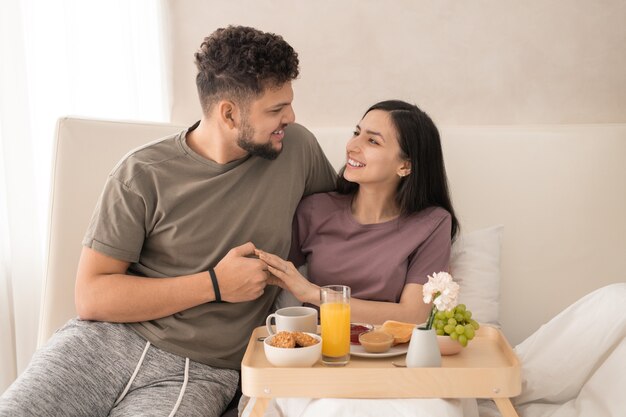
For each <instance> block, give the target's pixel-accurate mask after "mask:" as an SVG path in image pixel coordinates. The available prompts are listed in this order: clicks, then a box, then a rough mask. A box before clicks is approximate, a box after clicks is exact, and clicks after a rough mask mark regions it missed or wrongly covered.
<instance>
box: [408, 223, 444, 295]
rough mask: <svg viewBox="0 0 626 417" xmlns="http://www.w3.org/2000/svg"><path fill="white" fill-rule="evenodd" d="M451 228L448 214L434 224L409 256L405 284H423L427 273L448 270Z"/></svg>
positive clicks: (426, 279)
mask: <svg viewBox="0 0 626 417" xmlns="http://www.w3.org/2000/svg"><path fill="white" fill-rule="evenodd" d="M446 214H447V213H446ZM451 229H452V219H451V217H450V215H449V214H447V215H446V216H442V217H441V219H440V220H439V221H438V222H437V223H436V224H435V227H434V229H433V231H432V233H431V234H430V236H429V237H428V238H427V239H426V240H425V241H424V242H423V243H422V244H421V245H420V246H419V247H418V248H417V250H416V251H415V252H414V254H413V255H412V256H411V257H410V258H409V269H408V271H407V278H406V283H407V284H409V283H410V284H421V285H424V284H425V283H426V282H427V281H428V275H432V274H433V273H435V272H442V271H445V272H447V271H448V269H449V267H450V252H451V247H452V238H451V237H450V233H451Z"/></svg>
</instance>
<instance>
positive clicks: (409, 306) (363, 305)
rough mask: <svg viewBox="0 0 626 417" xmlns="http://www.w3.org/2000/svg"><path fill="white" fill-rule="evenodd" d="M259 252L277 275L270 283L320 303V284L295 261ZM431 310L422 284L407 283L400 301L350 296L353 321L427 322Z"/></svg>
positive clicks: (314, 302)
mask: <svg viewBox="0 0 626 417" xmlns="http://www.w3.org/2000/svg"><path fill="white" fill-rule="evenodd" d="M256 254H257V255H258V256H259V259H261V260H262V261H264V262H265V263H267V265H268V270H269V271H270V273H271V274H272V275H273V276H274V277H275V279H273V280H271V281H270V282H269V283H271V284H274V285H278V286H280V287H282V288H284V289H287V290H289V291H291V293H293V295H294V296H295V297H296V298H297V299H298V300H299V301H300V302H303V303H309V304H313V305H319V303H320V294H319V287H318V286H317V285H315V284H313V283H311V282H309V281H308V280H307V279H306V278H305V277H303V276H302V274H300V272H298V269H297V268H296V267H295V266H294V265H293V263H291V262H289V261H285V260H283V259H281V258H280V257H279V256H276V255H272V254H270V253H267V252H263V251H261V250H257V251H256ZM429 311H430V306H429V305H427V304H424V301H423V296H422V285H420V284H406V285H405V286H404V288H403V290H402V295H401V296H400V302H398V303H393V302H383V301H370V300H361V299H358V298H352V299H351V300H350V315H351V320H352V321H353V322H363V323H372V324H380V323H382V322H384V321H385V320H397V321H404V322H410V323H423V322H424V321H426V317H427V316H428V313H429Z"/></svg>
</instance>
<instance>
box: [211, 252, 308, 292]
mask: <svg viewBox="0 0 626 417" xmlns="http://www.w3.org/2000/svg"><path fill="white" fill-rule="evenodd" d="M255 256H256V257H255ZM257 257H258V258H257ZM215 273H216V274H217V278H218V282H219V287H220V291H221V293H222V299H223V300H224V301H228V302H231V303H233V302H244V301H250V300H254V299H256V298H258V297H260V296H261V295H262V294H263V292H264V291H265V287H266V286H267V285H276V286H279V287H281V288H284V289H286V290H288V291H290V292H291V293H292V294H293V295H294V296H295V297H296V298H297V299H298V300H299V301H301V302H307V303H311V304H317V303H319V288H318V287H317V286H316V285H315V284H312V283H310V282H309V281H308V280H307V279H306V278H305V277H303V276H302V274H300V272H299V271H298V269H297V268H296V267H295V266H294V265H293V263H291V262H289V261H285V260H283V259H282V258H281V257H279V256H276V255H273V254H271V253H268V252H264V251H262V250H260V249H257V248H256V247H255V246H254V244H253V243H252V242H248V243H244V244H243V245H241V246H237V247H235V248H233V249H231V250H230V251H229V252H228V253H227V254H226V256H224V258H223V259H222V260H221V261H220V262H219V263H218V264H217V265H216V266H215Z"/></svg>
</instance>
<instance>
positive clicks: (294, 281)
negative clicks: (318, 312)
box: [254, 249, 319, 304]
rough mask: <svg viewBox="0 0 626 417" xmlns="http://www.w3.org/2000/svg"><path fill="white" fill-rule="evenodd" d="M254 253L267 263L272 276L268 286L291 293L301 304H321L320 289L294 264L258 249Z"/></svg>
mask: <svg viewBox="0 0 626 417" xmlns="http://www.w3.org/2000/svg"><path fill="white" fill-rule="evenodd" d="M254 253H255V255H257V256H258V257H259V259H260V260H261V261H263V262H265V264H266V265H267V270H268V271H269V272H270V274H271V275H270V277H269V279H268V281H267V283H268V285H276V286H279V287H281V288H283V289H285V290H288V291H290V292H291V293H292V294H293V295H294V296H295V297H296V298H297V299H298V301H300V302H303V303H309V304H319V287H318V286H317V285H315V284H313V283H311V282H309V280H307V279H306V278H305V277H303V276H302V274H301V273H300V271H298V268H296V267H295V265H294V264H293V263H292V262H289V261H285V260H284V259H282V258H281V257H280V256H276V255H273V254H271V253H268V252H264V251H262V250H260V249H256V250H255V251H254Z"/></svg>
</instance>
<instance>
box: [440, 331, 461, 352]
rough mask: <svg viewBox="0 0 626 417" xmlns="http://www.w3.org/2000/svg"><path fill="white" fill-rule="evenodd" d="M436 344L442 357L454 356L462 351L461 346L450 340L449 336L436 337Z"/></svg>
mask: <svg viewBox="0 0 626 417" xmlns="http://www.w3.org/2000/svg"><path fill="white" fill-rule="evenodd" d="M437 343H439V351H440V352H441V354H442V355H443V356H447V355H456V354H457V353H459V352H460V351H462V350H463V345H461V344H460V343H459V342H458V341H456V340H452V339H450V336H448V335H444V336H437Z"/></svg>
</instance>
